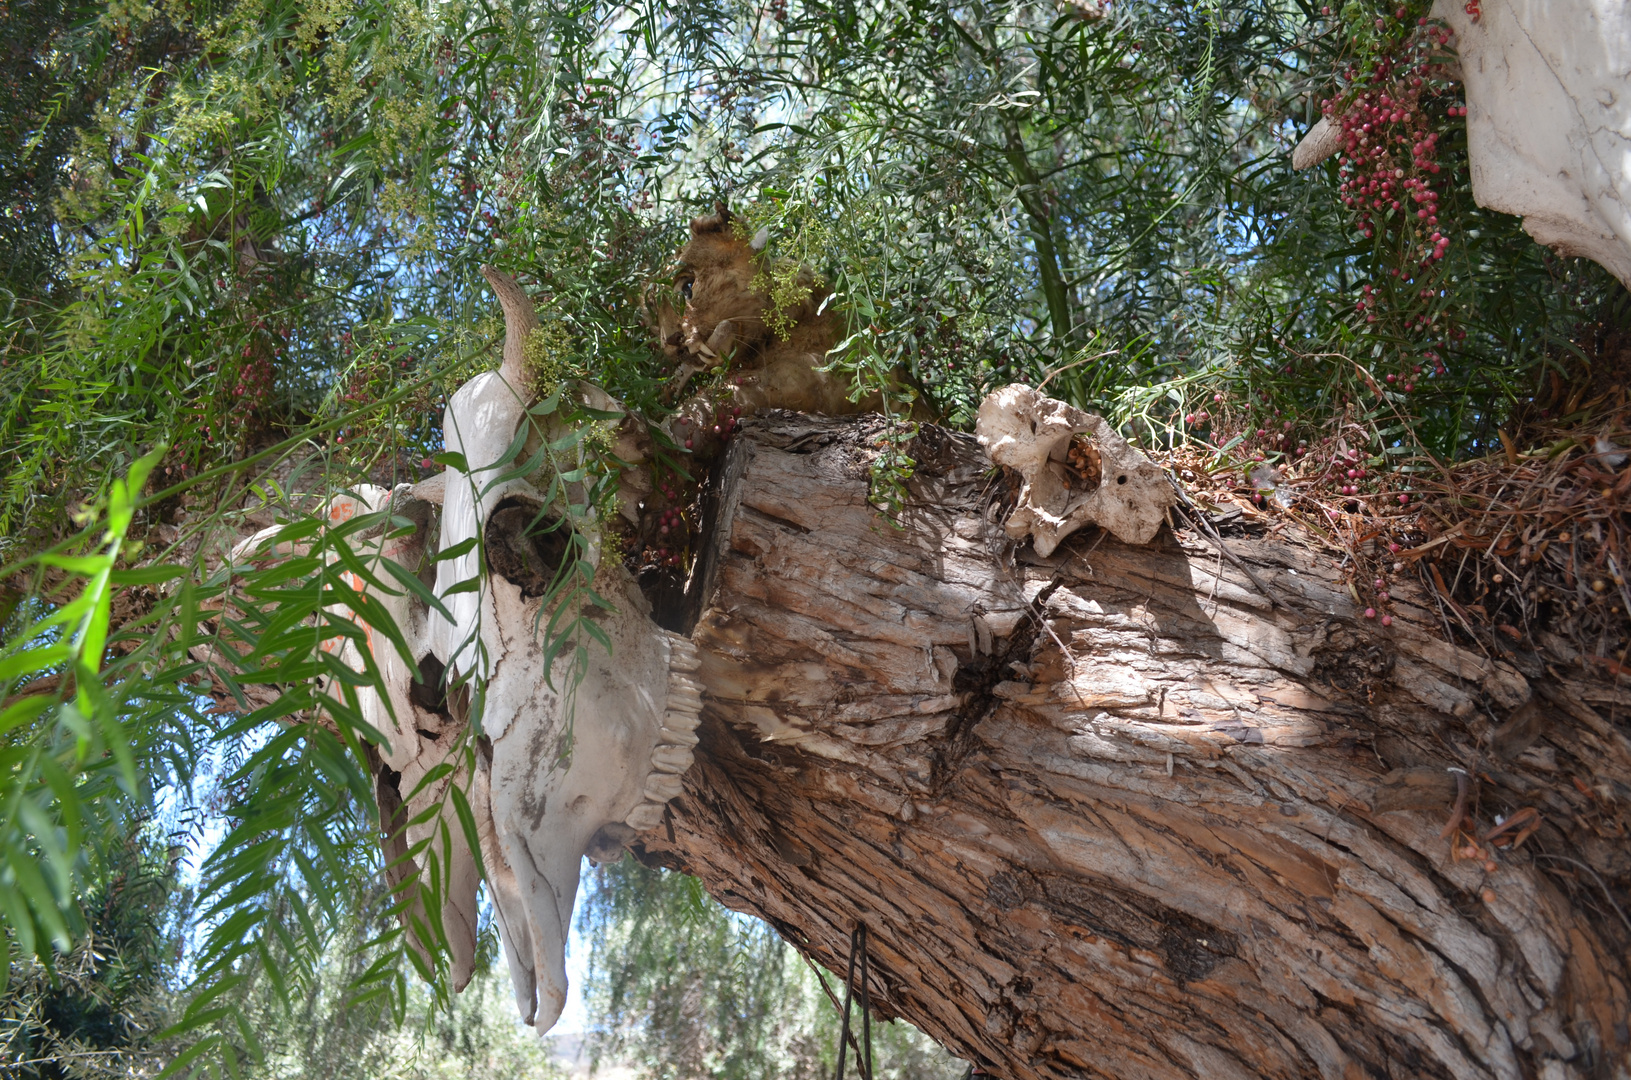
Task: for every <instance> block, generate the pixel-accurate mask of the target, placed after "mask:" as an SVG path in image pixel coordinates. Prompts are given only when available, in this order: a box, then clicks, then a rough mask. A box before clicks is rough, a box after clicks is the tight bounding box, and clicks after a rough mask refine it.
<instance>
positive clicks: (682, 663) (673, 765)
mask: <svg viewBox="0 0 1631 1080" xmlns="http://www.w3.org/2000/svg"><path fill="white" fill-rule="evenodd" d="M701 668H702V658H701V656H700V654H698V652H697V647H696V646H695V645H693V644H691V642H689V641H687V640H686V639H685V638H682V637H678V636H671V637H670V638H669V654H668V702H667V706H668V707H667V709H666V710H665V711H664V713H663V726H662V730H661V731H659V732H658V734H657V747H656V749H655V750H653V751H652V754H651V769H652V771H651V775H650V776H648V777H647V778H646V786H645V791H644V795H645V801H644V802H642V803H641V804H640V805H639V806H637V807H635V808H634V810H633V811H632V812H630V814H629V816H628V817H627V818H625V819H624V820H625V821H626V822H627V824H628V826H629V827H630V828H632V829H634V830H636V831H638V832H645V831H646V830H648V829H655V828H656V827H657V826H658V825H660V824H662V821H663V812H664V809H665V808H666V807H667V805H668V801H669V800H670V799H673V798H677V797H678V796H679V795H680V794H681V793H682V792H683V791H684V790H685V784H684V780H683V779H682V778H683V777H684V775H685V772H686V770H687V769H689V768H690V767H691V763H692V761H693V760H694V759H693V756H692V753H691V748H692V747H694V746H696V745H697V734H696V731H697V724H698V722H700V721H701V719H702V684H701V683H700V682H698V681H697V680H696V679H694V678H692V676H693V675H694V674H695V673H696V672H697V671H699V670H700V669H701Z"/></svg>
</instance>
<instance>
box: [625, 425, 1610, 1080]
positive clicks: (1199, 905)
mask: <svg viewBox="0 0 1631 1080" xmlns="http://www.w3.org/2000/svg"><path fill="white" fill-rule="evenodd" d="M883 423H884V421H882V420H881V419H879V418H876V417H869V418H862V419H857V420H848V421H821V420H812V419H809V418H804V417H791V416H782V417H773V418H770V419H766V420H762V421H760V422H758V423H757V424H756V425H754V426H750V427H749V428H748V430H746V431H745V432H744V433H743V434H742V435H741V436H739V437H738V439H737V440H736V442H735V444H734V445H733V447H732V449H731V452H730V455H729V457H728V459H727V460H726V462H725V464H724V466H723V467H722V469H721V470H720V476H719V477H718V478H717V479H716V486H715V493H716V494H715V498H716V506H715V510H714V513H713V518H712V522H713V527H714V529H715V532H714V534H713V539H712V540H711V541H709V543H710V544H711V547H712V551H711V553H709V554H707V555H706V556H705V557H704V558H703V560H702V567H701V569H700V570H699V571H698V572H697V574H696V575H695V582H694V586H693V589H692V594H693V596H694V597H697V598H698V599H699V600H700V602H701V603H700V606H701V612H700V617H699V618H697V620H696V622H695V625H694V629H693V631H692V636H693V639H694V640H695V641H696V643H697V644H698V646H699V647H700V648H701V650H702V652H703V656H704V665H703V669H702V678H703V680H704V682H705V684H706V687H707V694H706V706H705V714H704V721H703V727H702V729H701V730H700V732H699V734H700V735H701V736H702V742H701V745H700V746H698V748H697V754H696V757H697V764H696V766H695V767H694V768H693V769H692V770H691V772H690V773H689V774H688V776H687V777H686V792H685V795H684V796H683V797H682V798H681V799H679V800H677V801H676V802H675V803H673V804H672V813H671V816H670V818H669V819H668V820H667V821H666V822H665V825H664V826H663V827H659V828H658V829H655V830H653V831H651V832H650V833H647V834H644V835H643V836H642V837H640V839H639V841H638V843H637V844H636V851H637V854H638V855H639V856H640V857H641V858H643V859H646V860H647V861H653V862H657V863H662V864H665V865H669V866H673V867H677V868H680V869H683V870H685V871H687V872H689V873H692V874H695V875H697V876H699V877H700V878H701V879H702V881H703V882H704V884H705V885H706V887H707V888H708V890H709V891H710V892H711V893H712V894H713V895H714V896H716V897H718V898H719V899H720V900H722V901H723V902H725V903H726V904H727V905H729V906H731V907H733V908H735V909H737V910H741V911H745V912H751V913H753V914H755V915H758V916H761V917H763V918H765V919H767V920H769V921H770V922H771V923H772V924H773V925H775V926H776V927H778V928H779V929H780V930H781V931H782V932H783V933H784V934H785V935H786V936H787V937H788V938H789V940H791V941H792V943H793V944H794V945H795V946H796V947H797V948H799V949H800V950H801V951H803V952H805V953H806V954H808V955H810V956H812V957H814V958H815V959H816V960H818V961H820V962H821V963H823V964H824V965H826V966H827V967H828V968H832V969H835V970H840V971H841V970H842V967H843V961H844V959H845V953H846V950H847V947H848V938H849V934H850V930H851V928H852V926H853V925H854V923H855V922H856V921H857V920H864V921H865V922H866V924H867V926H868V929H869V931H870V934H871V941H872V971H873V972H874V975H875V980H874V983H873V985H872V987H871V992H872V996H873V1001H874V1002H876V1003H878V1008H879V1010H880V1011H881V1012H882V1013H883V1014H885V1015H898V1016H903V1017H906V1018H907V1019H909V1020H911V1021H912V1022H913V1023H914V1024H917V1025H918V1026H919V1027H921V1028H923V1029H924V1030H925V1031H927V1032H928V1033H929V1034H931V1035H933V1036H934V1037H935V1038H937V1039H939V1040H941V1041H942V1042H943V1043H944V1044H945V1045H946V1046H948V1047H949V1048H951V1049H952V1050H953V1051H954V1052H956V1053H959V1054H961V1055H963V1056H965V1057H968V1058H971V1059H974V1060H977V1061H981V1062H984V1063H986V1064H987V1066H988V1067H989V1068H991V1069H992V1071H994V1072H995V1073H996V1074H997V1075H999V1076H1002V1077H1005V1078H1008V1080H1036V1078H1063V1077H1080V1076H1093V1077H1113V1078H1116V1080H1131V1078H1134V1077H1207V1078H1223V1077H1255V1076H1263V1077H1288V1078H1289V1077H1325V1078H1358V1077H1401V1078H1403V1077H1410V1078H1416V1077H1440V1076H1446V1077H1448V1076H1454V1077H1501V1078H1511V1080H1518V1078H1520V1077H1523V1078H1529V1077H1541V1078H1554V1077H1623V1076H1627V1075H1631V1030H1628V1024H1631V999H1628V992H1627V991H1628V986H1631V964H1628V960H1627V951H1628V943H1631V923H1627V922H1626V919H1627V914H1628V913H1627V912H1626V910H1625V909H1626V907H1627V901H1626V899H1625V886H1626V883H1627V881H1628V879H1631V842H1628V839H1627V836H1628V834H1627V827H1628V824H1631V815H1628V813H1627V808H1628V801H1631V742H1628V741H1627V737H1626V735H1627V727H1626V723H1625V720H1624V719H1623V717H1624V715H1625V714H1623V713H1620V712H1619V710H1620V709H1623V708H1626V707H1627V706H1628V705H1631V694H1628V693H1627V692H1626V691H1624V690H1621V689H1617V688H1614V687H1611V686H1607V685H1603V684H1600V683H1592V682H1588V681H1585V680H1582V679H1577V678H1575V677H1573V676H1571V675H1567V674H1562V673H1559V671H1558V670H1557V669H1555V668H1552V667H1547V666H1545V658H1544V657H1538V656H1529V657H1520V658H1517V659H1516V662H1517V663H1519V664H1524V665H1528V666H1529V667H1528V670H1529V677H1528V678H1526V677H1525V675H1524V674H1523V673H1520V671H1519V670H1518V669H1517V668H1515V667H1513V666H1511V665H1509V664H1508V663H1506V662H1501V661H1498V660H1491V659H1489V658H1486V657H1484V656H1482V655H1478V654H1475V653H1472V652H1469V651H1467V650H1466V649H1463V648H1460V647H1458V646H1455V645H1452V644H1448V643H1447V642H1446V641H1445V639H1444V637H1443V636H1442V633H1441V623H1440V616H1439V614H1438V612H1437V609H1436V607H1433V606H1430V604H1431V600H1430V598H1428V597H1426V596H1424V595H1420V594H1418V595H1409V594H1408V593H1405V594H1404V595H1401V594H1400V593H1395V597H1396V599H1397V601H1398V602H1397V604H1396V605H1395V612H1394V615H1395V621H1394V623H1393V625H1392V626H1391V627H1387V628H1384V627H1382V626H1380V625H1379V624H1378V623H1377V622H1375V621H1371V620H1366V619H1365V618H1363V616H1362V613H1361V612H1360V611H1359V610H1358V609H1357V607H1356V604H1355V601H1354V598H1353V596H1352V595H1350V592H1349V590H1348V588H1347V587H1346V586H1345V584H1344V583H1343V578H1342V571H1341V569H1340V568H1339V567H1338V566H1337V565H1336V563H1335V561H1334V560H1333V558H1332V557H1331V556H1330V555H1329V554H1324V553H1321V552H1319V551H1317V550H1314V549H1312V548H1310V547H1307V546H1298V545H1296V544H1293V543H1290V542H1286V541H1284V540H1252V539H1244V538H1234V539H1230V540H1228V541H1227V543H1228V545H1229V547H1230V549H1231V550H1232V551H1234V552H1235V553H1236V554H1238V555H1239V556H1241V557H1243V559H1244V560H1245V561H1246V562H1247V563H1248V564H1249V565H1251V566H1252V567H1253V569H1254V571H1255V574H1256V576H1257V577H1258V578H1259V579H1260V580H1261V581H1262V583H1263V584H1264V585H1265V586H1266V587H1267V589H1268V590H1270V591H1271V592H1272V593H1273V595H1274V597H1275V599H1276V600H1277V603H1274V604H1271V601H1270V600H1269V599H1268V598H1267V597H1265V596H1264V595H1263V593H1262V592H1261V591H1259V589H1258V588H1257V587H1256V586H1255V585H1253V584H1252V583H1251V582H1250V580H1249V579H1248V577H1247V576H1246V575H1245V574H1244V573H1242V572H1241V571H1240V570H1237V569H1236V568H1235V567H1234V566H1233V565H1232V564H1231V563H1230V562H1229V561H1227V560H1226V559H1224V558H1223V557H1222V556H1221V555H1220V553H1219V551H1218V550H1217V548H1216V547H1214V546H1212V545H1211V544H1210V543H1209V542H1207V541H1205V540H1204V539H1203V538H1201V537H1199V536H1196V535H1194V534H1193V533H1186V532H1179V533H1177V534H1174V533H1172V532H1170V531H1168V530H1163V532H1162V533H1161V535H1160V536H1159V537H1158V538H1157V540H1156V541H1155V543H1153V544H1151V545H1150V546H1148V547H1143V548H1134V547H1127V546H1124V545H1121V544H1119V543H1117V542H1116V541H1115V540H1114V539H1111V538H1108V537H1103V536H1101V535H1099V534H1097V533H1096V532H1094V531H1093V530H1091V529H1090V530H1087V533H1086V534H1084V535H1078V536H1077V537H1075V538H1073V539H1072V540H1071V541H1069V542H1067V543H1066V544H1065V545H1064V546H1062V547H1061V548H1060V549H1059V551H1057V552H1056V553H1055V554H1054V556H1053V557H1051V558H1049V559H1046V560H1039V559H1035V558H1034V557H1028V554H1027V553H1028V549H1020V550H1016V549H1015V547H1014V546H1013V545H1012V544H1011V543H1010V542H1009V541H1007V540H1006V539H1005V538H1004V536H1003V534H1002V530H1001V525H1000V514H1001V509H1002V494H1003V491H1004V490H1005V485H1004V482H1003V480H1002V479H1001V478H1000V477H994V476H993V474H992V473H991V470H990V466H989V463H988V462H987V461H986V459H985V458H984V456H983V455H982V454H981V453H980V451H979V449H978V447H977V445H975V444H974V443H973V440H971V439H969V438H967V437H965V436H957V435H948V434H945V433H943V432H940V431H938V430H937V429H932V428H925V430H924V434H923V436H922V437H921V438H920V439H919V441H918V443H917V447H916V451H915V456H917V458H918V460H919V461H920V463H921V464H920V467H919V471H918V475H917V478H916V479H915V480H914V481H913V483H912V494H913V500H912V502H911V505H910V507H909V509H908V511H907V513H906V515H905V516H904V519H903V521H902V523H901V524H902V526H903V527H901V528H897V527H895V526H893V525H891V524H890V523H889V522H888V521H886V520H885V519H884V518H882V517H880V516H879V515H878V514H877V513H876V512H875V511H874V510H873V509H872V508H871V507H870V506H869V505H868V503H867V499H866V496H867V487H868V461H869V459H870V451H869V447H870V445H871V441H872V439H873V438H874V437H875V436H876V435H877V434H878V432H879V430H880V426H881V425H882V424H883ZM673 617H675V618H683V616H681V615H675V616H673ZM1531 702H1532V703H1531ZM1508 721H1511V722H1508ZM1452 768H1459V769H1465V770H1466V775H1465V777H1464V779H1466V781H1467V786H1466V795H1467V807H1466V809H1467V815H1466V817H1465V819H1463V821H1462V825H1461V827H1460V828H1459V829H1453V830H1450V834H1451V835H1449V836H1445V835H1442V834H1443V833H1444V831H1445V830H1446V826H1447V824H1448V823H1449V822H1450V821H1451V818H1452V816H1453V814H1454V812H1455V806H1456V802H1457V794H1458V777H1457V774H1456V773H1454V772H1448V771H1446V770H1448V769H1452ZM1390 774H1391V775H1390ZM1384 777H1387V778H1388V779H1386V780H1384ZM1390 807H1391V808H1394V809H1390ZM1525 807H1533V808H1534V809H1535V810H1536V811H1538V813H1539V820H1540V828H1539V830H1538V832H1536V833H1534V835H1532V836H1530V837H1528V838H1527V840H1526V841H1525V842H1524V843H1523V844H1522V845H1521V846H1520V847H1518V848H1516V849H1513V848H1512V847H1510V846H1505V847H1503V846H1500V845H1501V842H1502V841H1503V840H1510V839H1511V837H1512V836H1513V834H1514V833H1515V832H1516V831H1517V829H1516V828H1515V827H1509V828H1508V829H1507V831H1506V832H1505V833H1504V834H1497V836H1496V837H1495V838H1493V839H1492V840H1490V841H1488V842H1481V841H1480V840H1479V837H1480V835H1488V833H1489V832H1490V830H1492V829H1494V828H1495V827H1496V826H1495V821H1496V818H1497V816H1498V815H1506V816H1509V817H1510V816H1512V815H1515V814H1517V813H1518V812H1519V811H1520V810H1522V809H1523V808H1525ZM1528 821H1530V818H1529V816H1528V814H1527V813H1525V814H1524V815H1523V816H1521V817H1519V818H1517V819H1515V825H1516V824H1522V823H1524V822H1528ZM1472 846H1476V847H1477V848H1478V849H1479V851H1478V853H1477V854H1476V855H1468V854H1467V849H1468V848H1469V847H1472Z"/></svg>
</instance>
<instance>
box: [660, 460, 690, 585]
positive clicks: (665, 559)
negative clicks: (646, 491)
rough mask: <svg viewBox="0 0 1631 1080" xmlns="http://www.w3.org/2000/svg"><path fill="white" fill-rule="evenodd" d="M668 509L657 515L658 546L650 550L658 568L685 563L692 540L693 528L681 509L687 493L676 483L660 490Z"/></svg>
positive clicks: (671, 483) (663, 486)
mask: <svg viewBox="0 0 1631 1080" xmlns="http://www.w3.org/2000/svg"><path fill="white" fill-rule="evenodd" d="M658 494H660V495H662V497H663V501H664V502H666V503H667V504H668V509H666V510H664V511H662V513H660V514H658V515H657V536H658V543H657V546H656V547H654V548H651V549H650V553H651V554H652V555H653V556H655V557H656V560H657V565H658V566H670V567H678V566H680V565H681V564H682V563H683V562H684V561H685V550H686V547H687V544H688V542H689V540H690V538H691V526H690V524H689V523H688V522H687V521H686V520H685V511H684V510H683V509H681V503H682V500H683V499H684V498H685V497H686V493H685V491H684V490H683V489H682V488H681V487H680V486H678V483H677V481H676V482H665V483H664V484H663V485H662V487H661V488H659V489H658Z"/></svg>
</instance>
